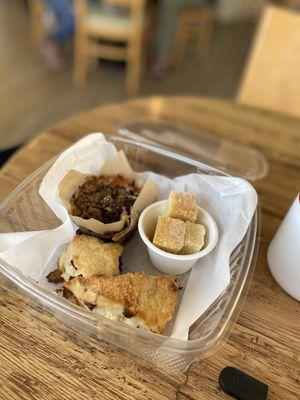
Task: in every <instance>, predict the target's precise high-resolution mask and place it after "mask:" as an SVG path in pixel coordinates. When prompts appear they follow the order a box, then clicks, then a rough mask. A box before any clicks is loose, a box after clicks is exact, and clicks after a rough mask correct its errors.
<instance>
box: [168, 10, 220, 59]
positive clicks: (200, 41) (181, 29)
mask: <svg viewBox="0 0 300 400" xmlns="http://www.w3.org/2000/svg"><path fill="white" fill-rule="evenodd" d="M213 25H214V13H213V10H212V8H211V7H207V8H203V9H191V10H185V11H183V12H181V13H180V16H179V20H178V23H177V28H176V35H175V41H174V54H173V58H174V63H175V64H178V63H181V62H182V61H183V59H184V55H185V52H186V49H187V45H188V43H189V42H190V41H191V40H196V41H197V50H196V54H197V59H198V60H201V59H202V57H203V56H205V55H206V54H207V52H208V51H209V49H210V45H211V39H212V33H213Z"/></svg>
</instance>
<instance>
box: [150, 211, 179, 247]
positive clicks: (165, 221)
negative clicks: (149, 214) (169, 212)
mask: <svg viewBox="0 0 300 400" xmlns="http://www.w3.org/2000/svg"><path fill="white" fill-rule="evenodd" d="M185 229H186V228H185V223H184V222H183V221H181V220H179V219H175V218H170V217H162V216H159V217H158V220H157V225H156V229H155V233H154V238H153V244H154V245H155V246H156V247H158V248H160V249H162V250H164V251H167V252H169V253H178V252H179V251H180V250H181V249H182V247H183V244H184V235H185Z"/></svg>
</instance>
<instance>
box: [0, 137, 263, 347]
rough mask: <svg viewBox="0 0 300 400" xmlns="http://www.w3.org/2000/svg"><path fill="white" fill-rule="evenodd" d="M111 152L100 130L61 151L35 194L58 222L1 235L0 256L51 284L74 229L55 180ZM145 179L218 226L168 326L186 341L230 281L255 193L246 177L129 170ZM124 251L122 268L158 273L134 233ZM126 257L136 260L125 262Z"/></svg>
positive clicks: (95, 167) (91, 169) (93, 166)
mask: <svg viewBox="0 0 300 400" xmlns="http://www.w3.org/2000/svg"><path fill="white" fill-rule="evenodd" d="M116 153H117V151H116V149H115V147H114V145H113V144H111V143H108V142H107V141H106V140H105V138H104V136H103V135H102V134H100V133H95V134H91V135H88V136H86V137H85V138H83V139H82V140H80V141H79V142H77V143H75V144H74V145H73V146H71V147H70V148H68V149H67V150H66V151H64V152H63V153H62V154H61V155H60V157H59V158H58V159H57V161H56V162H55V163H54V165H53V166H52V168H51V169H50V170H49V171H48V173H47V174H46V175H45V177H44V179H43V181H42V184H41V186H40V195H41V197H42V198H43V199H44V200H45V202H46V203H47V204H48V206H49V207H50V208H51V209H52V211H53V212H54V213H55V214H56V216H57V217H58V218H59V219H60V220H61V221H62V225H60V226H59V227H58V228H56V229H52V230H49V231H38V232H18V233H13V234H12V233H8V234H1V235H0V257H1V258H3V259H4V260H5V261H6V262H7V263H9V264H11V265H14V266H15V267H17V268H18V269H20V271H21V272H22V273H24V274H26V275H28V276H30V277H31V278H33V279H35V280H37V281H39V283H40V285H41V286H43V287H45V288H49V285H52V284H49V283H47V281H46V279H45V276H46V272H49V271H50V270H51V269H53V268H54V267H55V263H56V260H57V256H58V252H59V251H60V249H61V247H62V245H64V244H66V243H68V242H69V241H70V240H71V239H72V237H73V235H74V232H75V230H76V229H77V227H76V226H75V225H74V224H73V222H72V221H71V219H70V217H69V214H68V212H67V210H66V208H65V207H64V205H63V204H62V202H61V200H60V198H59V193H58V183H59V182H60V181H61V180H62V178H63V177H64V176H65V175H66V174H67V173H68V171H69V170H71V169H76V170H78V171H80V172H82V173H86V174H94V175H96V174H97V173H98V172H99V169H100V168H101V166H102V165H104V163H105V161H106V160H107V159H108V158H109V157H111V156H112V155H114V154H116ZM148 178H150V179H151V180H152V181H153V182H155V183H156V185H157V187H158V194H157V200H162V199H165V198H167V197H168V194H169V192H170V190H176V191H188V192H191V193H193V194H194V195H195V196H196V199H197V203H198V204H199V205H200V206H201V207H203V208H204V209H206V210H207V211H208V212H209V213H210V214H211V215H212V216H213V218H214V219H215V221H216V223H217V225H218V229H219V240H218V243H217V246H216V247H215V249H214V250H213V251H212V252H211V253H210V254H209V255H208V256H206V257H204V258H202V259H200V260H199V261H198V262H197V263H196V265H195V266H194V267H193V268H192V270H191V272H190V274H189V275H188V276H187V277H186V278H185V279H184V281H185V289H184V294H183V297H182V300H181V303H180V305H179V309H178V312H177V315H176V316H175V320H174V323H173V325H171V329H172V332H171V336H172V337H174V338H178V339H183V340H186V339H187V337H188V330H189V327H190V326H191V325H192V324H193V323H194V322H195V321H196V320H197V319H198V318H199V317H200V316H201V315H202V314H203V313H204V312H205V311H206V310H207V308H208V307H209V306H210V305H211V304H212V303H213V302H214V301H215V300H216V299H217V298H218V297H219V295H220V294H221V293H222V292H223V291H224V290H225V289H226V287H227V286H228V284H229V282H230V271H229V258H230V255H231V253H232V251H233V250H234V248H235V247H236V246H237V245H238V244H239V242H240V241H241V240H242V238H243V236H244V234H245V233H246V230H247V227H248V226H249V224H250V222H251V219H252V216H253V213H254V211H255V209H256V206H257V195H256V192H255V190H254V189H253V187H252V186H251V185H250V184H249V183H248V182H247V181H245V180H243V179H240V178H234V177H220V176H210V175H199V174H190V175H186V176H180V177H177V178H175V179H169V178H167V177H165V176H162V175H158V174H155V173H152V172H143V173H136V174H135V180H136V181H137V182H139V184H142V183H143V182H145V181H146V180H147V179H148ZM124 253H125V268H126V271H130V272H134V271H141V270H145V271H146V272H148V273H154V274H157V273H158V271H157V270H155V268H154V267H153V266H151V263H150V261H149V258H148V255H147V250H146V248H145V247H144V245H143V243H142V242H141V240H140V239H139V237H138V233H136V234H135V236H134V237H133V238H132V239H131V240H130V241H129V242H128V244H126V246H125V252H124ZM126 254H127V256H126ZM127 259H128V260H132V259H134V260H137V262H136V263H133V262H131V263H130V265H126V260H127ZM52 290H53V289H52Z"/></svg>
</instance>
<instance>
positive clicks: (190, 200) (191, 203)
mask: <svg viewBox="0 0 300 400" xmlns="http://www.w3.org/2000/svg"><path fill="white" fill-rule="evenodd" d="M165 215H167V216H168V217H172V218H177V219H181V220H182V221H189V222H195V221H196V219H197V216H198V208H197V204H196V199H195V197H194V196H193V195H192V194H190V193H178V192H170V194H169V198H168V204H167V210H166V213H165Z"/></svg>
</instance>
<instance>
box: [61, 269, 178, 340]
mask: <svg viewBox="0 0 300 400" xmlns="http://www.w3.org/2000/svg"><path fill="white" fill-rule="evenodd" d="M64 288H65V292H64V294H65V296H66V297H68V298H71V300H72V301H73V302H74V303H76V304H78V305H80V306H83V307H85V308H88V309H89V310H91V311H92V312H93V313H98V314H100V315H102V316H104V317H107V318H109V319H112V320H114V321H122V322H125V323H126V324H129V325H131V326H134V327H136V328H142V329H146V330H151V331H152V332H154V333H162V332H163V330H164V328H165V326H166V324H167V323H168V322H169V321H170V320H171V319H172V317H173V315H174V312H175V308H176V304H177V300H178V285H177V281H176V278H175V277H174V276H172V275H162V276H151V275H147V274H146V273H144V272H138V273H128V274H124V275H118V276H112V277H103V276H94V277H92V278H83V277H82V276H77V277H75V278H73V279H71V280H70V281H68V282H65V284H64Z"/></svg>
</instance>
